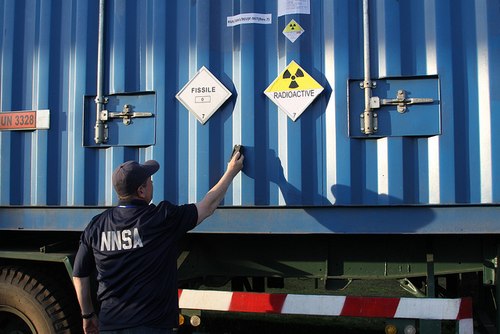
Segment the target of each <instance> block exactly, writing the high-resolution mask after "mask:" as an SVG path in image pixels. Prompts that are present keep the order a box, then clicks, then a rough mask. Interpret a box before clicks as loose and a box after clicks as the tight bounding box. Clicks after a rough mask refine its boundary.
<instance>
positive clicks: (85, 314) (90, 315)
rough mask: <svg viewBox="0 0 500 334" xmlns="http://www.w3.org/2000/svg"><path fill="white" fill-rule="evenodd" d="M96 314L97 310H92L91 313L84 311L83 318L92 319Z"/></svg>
mask: <svg viewBox="0 0 500 334" xmlns="http://www.w3.org/2000/svg"><path fill="white" fill-rule="evenodd" d="M94 315H95V312H90V313H84V314H82V318H83V319H90V318H92V317H93V316H94Z"/></svg>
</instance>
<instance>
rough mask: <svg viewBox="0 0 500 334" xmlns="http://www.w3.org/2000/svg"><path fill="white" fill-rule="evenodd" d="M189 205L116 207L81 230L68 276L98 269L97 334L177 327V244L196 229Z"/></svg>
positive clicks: (138, 203) (193, 211) (193, 210)
mask: <svg viewBox="0 0 500 334" xmlns="http://www.w3.org/2000/svg"><path fill="white" fill-rule="evenodd" d="M197 220H198V211H197V209H196V206H195V205H194V204H186V205H181V206H177V205H173V204H171V203H169V202H166V201H163V202H161V203H159V204H158V205H154V204H150V205H148V204H147V203H146V202H144V201H138V200H135V201H132V202H127V203H125V202H120V203H119V206H117V207H114V208H111V209H108V210H106V211H104V212H103V213H101V214H100V215H97V216H96V217H94V218H93V219H92V221H91V222H90V223H89V225H88V226H87V227H86V228H85V231H84V232H83V234H82V236H81V240H80V247H79V249H78V253H77V255H76V259H75V265H74V269H73V276H75V277H87V276H90V275H91V274H92V272H93V271H94V269H96V268H97V280H98V283H99V288H98V291H97V297H98V300H99V302H100V306H101V310H100V312H99V322H100V329H101V330H116V329H122V328H131V327H136V326H150V327H158V328H174V327H177V326H178V320H179V315H178V293H177V252H178V249H177V241H178V240H179V239H180V238H181V237H182V236H183V235H184V234H185V233H186V232H187V231H189V230H191V229H193V228H194V227H195V226H196V222H197Z"/></svg>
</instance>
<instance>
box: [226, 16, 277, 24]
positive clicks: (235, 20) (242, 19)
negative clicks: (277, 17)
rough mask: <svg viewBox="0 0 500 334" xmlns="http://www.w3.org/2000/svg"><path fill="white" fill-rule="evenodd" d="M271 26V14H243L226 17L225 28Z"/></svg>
mask: <svg viewBox="0 0 500 334" xmlns="http://www.w3.org/2000/svg"><path fill="white" fill-rule="evenodd" d="M249 23H254V24H271V23H273V16H272V14H259V13H244V14H238V15H234V16H228V17H227V26H228V27H234V26H237V25H240V24H249Z"/></svg>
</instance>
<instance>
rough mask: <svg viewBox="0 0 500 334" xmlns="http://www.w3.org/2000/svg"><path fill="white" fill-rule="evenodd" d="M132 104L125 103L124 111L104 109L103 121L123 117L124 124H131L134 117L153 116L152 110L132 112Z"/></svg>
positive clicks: (102, 113)
mask: <svg viewBox="0 0 500 334" xmlns="http://www.w3.org/2000/svg"><path fill="white" fill-rule="evenodd" d="M131 110H132V106H131V105H130V104H125V105H124V106H123V111H121V112H109V111H108V110H103V111H102V112H101V117H100V119H101V121H104V122H106V121H108V120H109V119H110V118H121V119H123V124H125V125H129V124H130V123H131V122H132V118H137V117H153V113H150V112H137V111H134V112H132V111H131Z"/></svg>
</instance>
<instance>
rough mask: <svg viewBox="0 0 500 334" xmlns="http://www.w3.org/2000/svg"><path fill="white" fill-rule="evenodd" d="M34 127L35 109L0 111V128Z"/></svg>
mask: <svg viewBox="0 0 500 334" xmlns="http://www.w3.org/2000/svg"><path fill="white" fill-rule="evenodd" d="M34 129H36V111H14V112H0V130H34Z"/></svg>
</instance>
